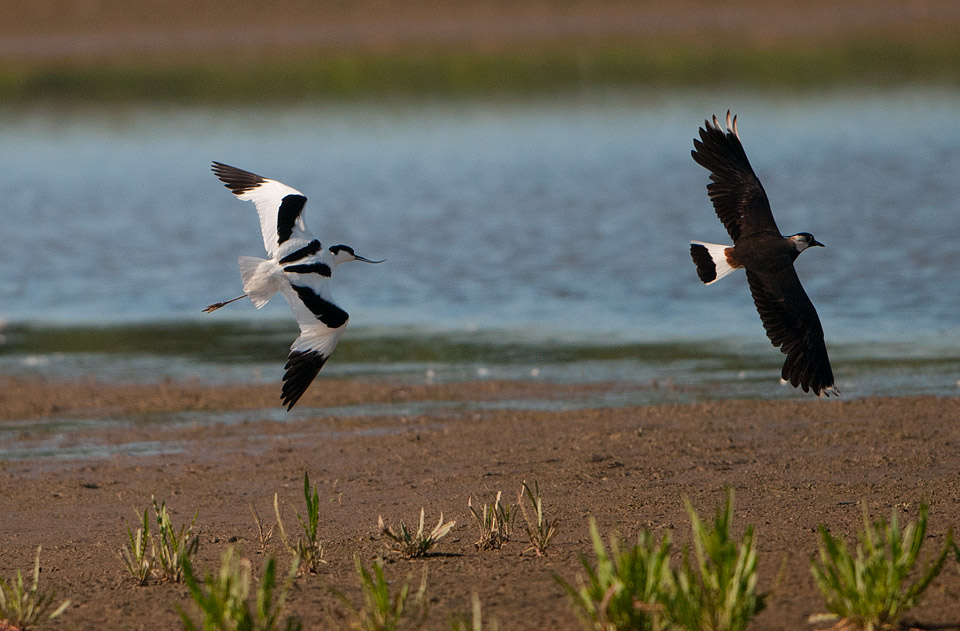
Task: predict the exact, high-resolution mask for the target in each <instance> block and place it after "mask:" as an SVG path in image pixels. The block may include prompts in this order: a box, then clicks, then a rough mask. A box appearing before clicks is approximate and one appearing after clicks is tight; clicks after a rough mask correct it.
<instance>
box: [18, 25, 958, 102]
mask: <svg viewBox="0 0 960 631" xmlns="http://www.w3.org/2000/svg"><path fill="white" fill-rule="evenodd" d="M903 83H921V84H948V85H957V84H960V38H957V37H955V36H954V34H951V35H949V36H939V35H938V34H936V33H930V34H926V36H924V37H920V36H914V37H904V38H891V37H886V36H879V35H878V36H876V37H864V36H861V37H858V38H853V39H842V40H837V41H816V42H803V41H794V42H780V43H777V44H773V45H769V46H762V45H757V44H749V45H741V44H739V43H737V42H727V43H721V44H717V43H712V44H710V45H707V44H703V45H699V44H696V43H691V42H685V41H643V42H631V43H614V44H596V45H592V46H586V47H584V46H579V47H577V46H566V47H564V46H560V45H555V46H546V45H544V46H537V47H533V48H528V49H517V50H507V51H500V52H476V51H457V50H449V51H447V50H440V51H406V52H399V53H393V54H375V53H369V52H367V53H361V52H356V53H345V52H344V53H331V54H327V55H320V54H313V55H311V54H304V55H300V56H297V57H276V58H257V59H250V58H244V59H241V60H238V59H235V58H232V57H209V56H205V57H204V58H203V61H197V62H191V61H190V60H175V61H174V60H167V61H158V60H155V59H153V60H141V61H132V60H131V61H124V62H103V63H101V64H97V65H76V66H70V65H63V64H59V65H43V64H20V65H16V64H6V65H5V66H3V67H0V100H2V101H7V102H17V101H31V100H38V99H40V100H43V99H56V100H78V101H108V102H109V101H127V100H144V101H155V102H184V103H204V102H215V103H216V102H274V101H277V100H284V101H290V100H297V99H304V100H307V99H351V98H365V97H383V96H400V97H404V96H430V95H437V96H479V95H497V94H504V95H525V94H538V93H545V92H551V91H557V90H567V89H571V88H573V89H576V88H602V87H618V86H634V87H645V86H646V87H696V88H705V89H709V88H711V87H713V86H721V85H723V86H731V85H732V86H737V85H743V86H745V87H755V88H769V89H786V90H790V89H809V88H817V87H851V86H878V85H879V86H885V85H896V84H903Z"/></svg>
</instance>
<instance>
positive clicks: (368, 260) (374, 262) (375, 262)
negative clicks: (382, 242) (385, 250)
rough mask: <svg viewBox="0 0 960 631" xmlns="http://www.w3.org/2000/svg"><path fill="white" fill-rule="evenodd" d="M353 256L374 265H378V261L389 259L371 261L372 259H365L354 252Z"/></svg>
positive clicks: (382, 260)
mask: <svg viewBox="0 0 960 631" xmlns="http://www.w3.org/2000/svg"><path fill="white" fill-rule="evenodd" d="M353 256H354V258H355V259H357V260H358V261H363V262H364V263H373V264H374V265H376V264H377V263H383V262H384V261H386V260H387V259H380V260H379V261H371V260H370V259H365V258H363V257H362V256H358V255H356V254H354V255H353Z"/></svg>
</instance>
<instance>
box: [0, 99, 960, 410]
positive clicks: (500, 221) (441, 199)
mask: <svg viewBox="0 0 960 631" xmlns="http://www.w3.org/2000/svg"><path fill="white" fill-rule="evenodd" d="M958 96H960V93H957V92H956V91H949V90H943V91H938V90H934V89H910V90H898V91H889V92H866V93H856V94H850V93H836V94H828V95H824V94H812V93H811V94H807V95H790V96H789V97H787V96H782V95H781V96H777V95H765V94H745V95H744V94H735V93H725V94H719V95H717V94H700V93H686V92H684V93H668V94H658V95H655V96H651V95H647V94H638V93H605V94H598V95H589V96H587V95H583V94H576V95H570V96H567V97H557V98H550V99H542V100H539V99H538V100H529V101H510V102H503V101H484V102H463V101H460V102H453V103H451V102H426V103H423V102H418V103H413V102H390V103H377V104H372V103H369V104H365V103H349V104H323V105H300V106H292V107H280V108H277V107H271V108H228V109H223V108H209V109H203V108H186V109H184V108H173V109H163V108H139V107H131V108H115V109H106V110H105V109H60V108H52V107H51V108H41V109H31V110H30V111H23V110H5V111H0V146H2V147H4V151H3V153H2V156H0V161H2V165H0V166H2V168H0V189H2V190H3V191H4V198H5V203H4V207H3V209H2V210H0V213H2V216H3V220H4V222H3V223H4V229H3V231H2V233H0V318H3V319H5V320H6V321H8V322H10V323H11V324H8V325H7V326H6V328H5V329H2V330H0V334H3V335H4V338H5V340H6V341H5V343H4V344H3V345H0V371H2V372H3V373H8V374H10V373H14V374H22V373H24V372H26V373H29V374H41V375H50V376H72V375H77V374H94V375H96V376H99V377H100V378H103V379H105V380H114V379H138V378H143V379H156V378H161V377H164V376H171V377H174V378H188V377H197V378H201V379H205V380H211V381H230V380H236V379H247V380H267V381H271V380H275V379H278V378H279V374H280V373H281V372H282V360H283V358H284V355H285V349H286V347H287V346H288V345H289V343H290V341H291V340H292V339H293V337H294V336H295V328H294V325H293V324H292V323H291V322H289V321H288V319H289V315H288V310H287V307H286V305H285V304H283V303H282V301H274V302H276V303H277V304H272V303H271V304H270V305H268V306H267V307H266V308H265V309H264V310H263V311H261V312H258V311H256V310H255V309H253V307H252V306H251V305H250V304H249V303H238V304H237V305H233V306H231V307H229V308H228V309H225V310H223V311H220V312H218V313H216V314H214V315H209V316H207V315H204V314H201V313H200V310H201V309H202V308H203V307H204V306H206V305H207V304H208V303H210V302H213V301H215V300H221V299H225V298H230V297H233V296H234V295H237V294H238V293H240V283H239V275H238V273H237V271H236V257H237V256H238V255H241V254H248V255H259V254H260V253H261V252H262V243H261V241H260V236H259V234H258V223H257V220H256V215H255V212H254V209H253V206H252V205H250V204H248V203H242V202H239V201H238V200H236V199H234V198H233V197H232V196H231V195H230V194H229V193H228V192H227V191H226V190H225V189H224V188H223V187H222V186H221V185H220V183H219V182H218V181H217V180H216V179H215V178H214V177H213V175H212V174H211V173H210V172H209V169H208V167H209V162H210V161H211V160H221V161H224V162H227V163H230V164H234V165H237V166H240V167H242V168H247V169H250V170H253V171H256V172H259V173H261V174H263V175H265V176H268V177H276V178H278V179H282V180H283V181H285V182H286V183H288V184H290V185H292V186H295V187H296V188H298V189H300V190H301V191H303V192H304V193H305V194H306V195H307V196H308V197H310V203H309V204H308V207H307V214H306V220H307V223H308V225H309V226H310V227H311V228H312V229H313V230H314V232H315V233H316V234H317V235H318V236H319V237H320V238H321V239H322V240H323V241H324V242H325V243H335V242H342V243H348V244H351V245H353V246H354V247H355V248H356V250H357V251H358V252H359V253H361V254H364V255H366V256H369V257H372V258H387V262H386V263H384V264H382V265H379V266H366V265H360V264H356V265H349V266H343V267H341V268H338V270H337V276H338V278H337V279H336V283H335V292H336V295H337V298H338V301H339V302H340V303H341V304H342V305H343V306H344V307H345V308H346V309H347V310H348V311H349V312H350V313H351V330H350V332H348V334H347V336H346V338H345V339H344V341H343V342H342V343H341V347H340V348H339V349H338V351H337V354H336V355H335V358H334V360H331V362H330V363H329V364H328V366H327V367H326V368H325V369H324V373H325V374H329V375H331V376H351V375H374V376H384V375H385V376H391V377H397V378H402V379H410V380H424V379H439V380H456V379H465V378H478V377H480V378H484V377H497V378H538V379H550V380H555V381H559V382H563V381H579V380H586V381H594V380H609V379H613V380H617V379H627V380H635V381H652V380H659V381H663V380H670V381H671V382H672V383H678V384H681V385H684V386H689V387H695V388H704V389H705V390H706V391H707V392H711V391H715V390H716V391H719V392H720V393H729V392H735V393H740V394H744V395H745V396H773V397H779V396H783V394H784V391H785V390H789V389H784V388H780V387H778V386H777V385H776V377H777V374H778V372H779V371H778V366H779V364H780V362H781V356H780V354H779V353H778V352H777V351H776V350H775V349H773V348H772V347H770V346H769V344H767V342H766V339H765V337H764V335H763V330H762V327H761V325H760V322H759V318H758V317H757V314H756V312H755V310H754V309H753V305H752V304H751V301H750V296H749V290H748V289H747V286H746V283H745V281H744V279H743V277H742V276H741V275H737V276H734V277H731V278H729V279H726V280H724V281H723V282H721V283H718V284H716V285H713V286H710V287H703V286H702V285H701V284H700V283H699V282H698V281H697V279H696V276H695V273H694V270H693V266H692V264H691V263H690V261H689V255H688V252H687V247H688V245H687V244H688V242H689V240H690V239H704V240H707V241H716V242H723V241H725V240H727V237H726V235H725V234H724V231H723V228H722V226H721V225H720V223H719V221H717V219H716V217H715V216H714V214H713V210H712V208H711V207H710V204H709V201H708V199H707V196H706V193H705V189H704V187H705V185H706V183H707V174H706V172H705V171H704V170H703V169H702V168H700V167H699V166H697V165H696V164H695V163H694V162H693V161H692V160H691V159H690V149H691V147H692V143H691V140H692V138H693V137H694V136H695V134H696V131H697V127H698V125H700V124H702V121H703V118H704V117H705V116H707V115H710V114H713V113H716V114H718V115H719V114H722V113H723V112H725V111H726V109H727V108H728V107H729V108H732V109H733V110H734V111H735V112H736V113H739V114H740V132H741V137H742V138H743V141H744V143H745V146H746V149H747V152H748V155H749V156H750V158H751V161H752V163H753V166H754V169H755V170H756V171H757V173H758V175H759V176H760V178H761V180H762V181H763V183H764V186H765V188H766V190H767V193H768V196H769V197H770V198H771V202H772V204H773V208H774V213H775V215H776V217H777V219H778V223H779V225H780V227H781V229H782V231H783V232H785V233H793V232H798V231H802V230H803V231H809V232H813V233H814V234H815V235H816V236H817V238H818V239H819V240H820V241H823V242H824V243H826V244H827V246H828V247H827V248H826V249H824V250H820V249H817V250H816V251H812V252H809V253H806V254H804V255H803V256H802V257H801V258H800V259H799V260H798V263H797V268H798V271H799V273H800V276H801V278H802V280H803V282H804V285H805V287H806V288H807V291H808V293H809V294H810V295H811V298H812V299H813V301H814V303H815V304H816V306H817V308H818V311H819V313H820V316H821V319H822V321H823V325H824V329H825V330H826V334H827V341H828V347H829V348H830V351H831V356H832V358H833V360H834V364H835V372H836V373H837V376H838V381H839V385H840V388H841V390H844V391H845V392H846V393H848V394H853V395H854V396H856V395H864V394H874V393H911V392H929V393H936V394H955V393H956V391H957V378H958V377H960V365H958V364H960V362H958V360H957V359H956V358H957V357H960V352H958V351H960V276H958V275H957V274H956V273H955V271H954V269H955V260H956V256H957V250H958V248H957V245H956V241H955V239H953V238H952V236H951V235H954V234H957V233H958V231H960V212H958V207H957V201H956V200H957V199H958V197H960V195H958V193H960V178H958V177H957V175H958V174H960V128H958V127H957V126H956V125H955V121H956V120H957V119H958V118H960V98H957V97H958ZM131 325H133V327H132V328H131ZM228 325H229V326H228ZM102 326H107V327H110V326H119V327H120V328H118V329H108V332H107V333H106V334H103V332H102V330H101V329H99V328H98V327H102ZM138 326H139V327H140V328H139V329H137V327H138ZM234 326H235V328H234ZM51 327H52V328H51ZM64 327H66V328H64ZM182 327H187V328H186V329H184V328H182ZM131 331H134V333H131ZM144 331H146V332H144ZM118 332H119V333H118ZM141 338H148V339H152V340H154V341H155V343H154V344H153V345H152V346H151V345H150V344H149V343H147V342H144V341H143V340H142V339H141ZM84 339H87V341H86V342H84V341H83V340H84ZM209 340H219V341H215V342H209V343H208V341H209ZM585 349H586V350H585ZM771 381H772V385H771ZM751 384H753V385H751ZM791 394H792V393H791Z"/></svg>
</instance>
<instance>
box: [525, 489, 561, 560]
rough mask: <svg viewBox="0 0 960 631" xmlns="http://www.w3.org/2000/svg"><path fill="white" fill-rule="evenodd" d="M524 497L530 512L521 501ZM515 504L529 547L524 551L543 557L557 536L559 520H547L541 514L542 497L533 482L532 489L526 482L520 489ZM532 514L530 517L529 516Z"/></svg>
mask: <svg viewBox="0 0 960 631" xmlns="http://www.w3.org/2000/svg"><path fill="white" fill-rule="evenodd" d="M524 496H526V498H527V502H528V503H529V504H530V512H527V507H526V505H525V503H524V501H523V498H524ZM517 504H519V505H520V514H521V515H523V521H524V526H525V528H526V531H527V539H528V541H529V542H530V547H529V548H527V549H526V550H524V552H529V551H530V550H533V551H534V552H536V554H537V556H543V555H545V554H546V553H547V546H549V545H550V541H551V540H552V539H553V537H554V536H555V535H556V534H557V527H558V525H559V520H556V519H553V520H550V519H547V517H546V516H545V515H544V512H543V497H542V496H541V495H540V484H539V483H537V482H536V481H534V483H533V489H532V490H531V488H530V486H529V485H528V484H527V482H526V481H524V482H523V484H522V486H521V487H520V493H519V494H518V495H517ZM531 513H532V515H531Z"/></svg>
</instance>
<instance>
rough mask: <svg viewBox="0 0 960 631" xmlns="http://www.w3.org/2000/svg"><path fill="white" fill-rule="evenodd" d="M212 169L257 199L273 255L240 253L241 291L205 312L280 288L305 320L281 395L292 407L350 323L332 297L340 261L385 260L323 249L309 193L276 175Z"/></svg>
mask: <svg viewBox="0 0 960 631" xmlns="http://www.w3.org/2000/svg"><path fill="white" fill-rule="evenodd" d="M212 169H213V172H214V173H215V174H216V176H217V177H218V178H220V180H221V181H222V182H223V183H224V184H225V185H226V187H227V188H229V189H230V191H231V192H232V193H233V194H234V195H236V196H237V197H238V198H240V199H243V200H248V201H252V202H253V203H254V204H255V205H256V207H257V214H258V215H260V230H261V231H262V232H263V245H264V247H265V248H266V249H267V256H268V257H269V258H266V259H260V258H255V257H252V256H241V257H240V258H239V260H238V262H239V265H240V277H241V279H242V280H243V291H244V294H243V295H242V296H237V297H236V298H233V299H232V300H226V301H224V302H217V303H214V304H212V305H210V306H209V307H207V308H206V309H204V312H207V313H209V312H211V311H216V310H217V309H219V308H220V307H223V306H224V305H228V304H230V303H231V302H235V301H237V300H240V299H241V298H244V297H249V298H250V300H252V301H253V304H254V306H256V307H257V309H259V308H261V307H262V306H263V305H265V304H267V302H268V301H269V300H270V298H272V297H273V295H274V294H276V293H277V292H280V294H282V295H283V297H284V298H286V299H287V302H288V303H290V309H291V310H292V311H293V316H294V317H295V318H296V319H297V323H298V324H299V325H300V336H299V337H298V338H297V339H296V340H295V341H294V342H293V345H292V346H291V347H290V354H289V355H288V356H287V363H286V366H284V369H285V370H286V372H285V373H284V375H283V391H282V393H281V399H282V401H283V404H284V405H286V406H287V410H288V411H289V410H290V409H291V408H293V406H294V405H296V403H297V401H299V400H300V397H301V396H303V393H304V392H305V391H306V390H307V387H308V386H309V385H310V384H311V383H313V380H314V379H315V378H316V376H317V374H318V373H319V372H320V369H321V368H323V365H324V363H326V361H327V360H328V359H329V358H330V354H331V353H333V349H334V348H335V347H336V346H337V342H338V341H340V337H341V336H342V335H343V332H344V331H345V330H346V328H347V320H348V318H349V316H348V315H347V312H346V311H344V310H343V309H341V308H340V307H338V306H337V305H336V303H334V302H333V297H332V296H331V295H330V276H331V274H332V273H333V269H334V268H335V267H336V266H337V265H339V264H340V263H347V262H349V261H363V262H364V263H382V262H383V261H371V260H370V259H365V258H363V257H362V256H358V255H357V254H356V253H355V252H354V251H353V248H351V247H350V246H348V245H333V246H330V247H329V248H324V247H323V246H321V245H320V241H318V240H316V239H314V238H313V236H312V235H311V234H310V231H309V230H307V226H306V224H304V221H303V209H304V206H305V205H306V203H307V198H306V197H305V196H304V195H303V194H302V193H301V192H300V191H298V190H296V189H293V188H290V187H289V186H287V185H286V184H282V183H280V182H278V181H276V180H269V179H267V178H264V177H260V176H259V175H257V174H255V173H250V172H249V171H243V170H241V169H238V168H236V167H232V166H228V165H226V164H221V163H220V162H214V163H213V167H212Z"/></svg>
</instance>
